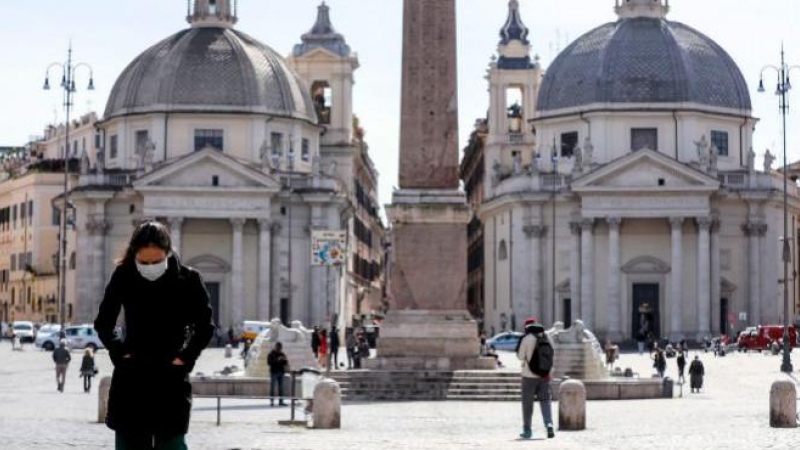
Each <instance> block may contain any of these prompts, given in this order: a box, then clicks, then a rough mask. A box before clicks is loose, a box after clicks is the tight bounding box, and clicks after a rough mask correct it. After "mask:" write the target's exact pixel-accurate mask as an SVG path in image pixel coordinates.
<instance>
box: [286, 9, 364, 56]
mask: <svg viewBox="0 0 800 450" xmlns="http://www.w3.org/2000/svg"><path fill="white" fill-rule="evenodd" d="M330 9H331V8H330V7H329V6H328V5H326V4H325V2H322V4H321V5H319V7H318V8H317V21H316V23H314V26H313V27H312V28H311V30H310V31H309V32H308V33H306V34H304V35H303V36H301V38H300V39H301V40H302V43H301V44H297V45H295V46H294V51H293V55H294V56H303V55H305V54H308V53H309V52H311V51H313V50H316V49H318V48H324V49H325V50H328V51H329V52H331V53H333V54H335V55H338V56H341V57H343V58H346V57H348V56H350V46H349V45H347V43H346V42H345V40H344V36H342V35H341V34H339V33H337V32H336V30H335V29H334V28H333V24H332V23H331V15H330Z"/></svg>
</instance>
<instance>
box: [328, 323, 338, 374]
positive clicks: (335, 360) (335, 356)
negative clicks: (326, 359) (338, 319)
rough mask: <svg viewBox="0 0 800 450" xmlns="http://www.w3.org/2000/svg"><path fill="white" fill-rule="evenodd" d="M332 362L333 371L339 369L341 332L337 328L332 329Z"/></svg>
mask: <svg viewBox="0 0 800 450" xmlns="http://www.w3.org/2000/svg"><path fill="white" fill-rule="evenodd" d="M330 352H331V362H332V365H333V367H331V368H332V369H338V368H339V330H337V329H336V327H332V328H331V347H330Z"/></svg>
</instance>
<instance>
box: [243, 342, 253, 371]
mask: <svg viewBox="0 0 800 450" xmlns="http://www.w3.org/2000/svg"><path fill="white" fill-rule="evenodd" d="M251 345H253V341H251V340H250V339H245V340H244V344H243V345H242V360H243V361H244V363H243V364H244V366H245V367H247V356H248V355H249V354H250V346H251Z"/></svg>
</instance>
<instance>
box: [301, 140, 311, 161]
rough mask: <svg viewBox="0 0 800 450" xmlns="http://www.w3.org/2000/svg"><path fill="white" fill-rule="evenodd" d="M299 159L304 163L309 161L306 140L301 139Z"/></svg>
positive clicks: (309, 153)
mask: <svg viewBox="0 0 800 450" xmlns="http://www.w3.org/2000/svg"><path fill="white" fill-rule="evenodd" d="M300 158H301V159H302V160H303V161H305V162H308V161H310V160H311V148H310V145H309V142H308V139H303V140H302V144H301V147H300Z"/></svg>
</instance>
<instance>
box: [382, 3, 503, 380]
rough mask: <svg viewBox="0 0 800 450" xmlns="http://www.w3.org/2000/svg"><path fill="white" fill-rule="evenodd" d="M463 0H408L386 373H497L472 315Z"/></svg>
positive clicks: (386, 327)
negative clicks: (460, 51) (461, 89)
mask: <svg viewBox="0 0 800 450" xmlns="http://www.w3.org/2000/svg"><path fill="white" fill-rule="evenodd" d="M456 86H457V75H456V10H455V0H405V2H404V16H403V89H402V118H401V131H400V181H399V184H400V190H398V191H397V192H395V193H394V196H393V198H392V204H391V205H389V206H388V207H387V214H388V216H389V221H390V222H391V224H392V252H391V273H390V275H389V276H390V280H389V289H390V291H391V301H390V311H389V313H388V315H387V317H386V320H385V321H384V323H383V325H381V333H380V338H379V339H378V349H377V358H375V359H370V360H367V361H366V367H367V368H371V369H381V370H465V369H492V368H494V367H495V360H494V359H493V358H481V357H480V356H479V353H480V341H479V338H478V328H477V323H476V322H475V321H474V320H472V318H471V317H470V315H469V313H468V312H467V310H466V306H467V296H466V286H467V223H468V222H469V218H470V216H469V211H468V208H467V203H466V197H465V195H464V193H463V192H461V191H459V181H458V96H457V89H456Z"/></svg>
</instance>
